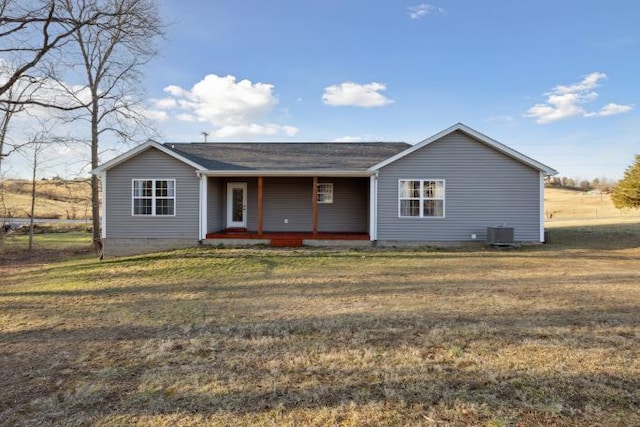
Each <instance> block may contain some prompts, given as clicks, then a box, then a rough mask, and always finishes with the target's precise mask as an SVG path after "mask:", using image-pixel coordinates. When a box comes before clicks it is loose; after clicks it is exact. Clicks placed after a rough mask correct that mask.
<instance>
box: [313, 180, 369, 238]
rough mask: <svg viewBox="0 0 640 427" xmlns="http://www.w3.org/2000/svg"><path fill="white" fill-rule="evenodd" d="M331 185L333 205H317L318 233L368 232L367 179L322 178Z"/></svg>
mask: <svg viewBox="0 0 640 427" xmlns="http://www.w3.org/2000/svg"><path fill="white" fill-rule="evenodd" d="M318 182H332V183H333V203H330V204H329V203H327V204H323V203H321V204H319V205H318V231H331V232H360V233H362V232H367V231H369V178H322V179H319V180H318Z"/></svg>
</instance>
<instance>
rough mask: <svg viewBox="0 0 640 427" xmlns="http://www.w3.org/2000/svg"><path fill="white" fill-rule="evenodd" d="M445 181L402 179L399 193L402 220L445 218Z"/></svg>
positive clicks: (399, 210)
mask: <svg viewBox="0 0 640 427" xmlns="http://www.w3.org/2000/svg"><path fill="white" fill-rule="evenodd" d="M444 193H445V192H444V180H443V179H401V180H400V183H399V192H398V204H399V205H398V215H399V216H400V218H444Z"/></svg>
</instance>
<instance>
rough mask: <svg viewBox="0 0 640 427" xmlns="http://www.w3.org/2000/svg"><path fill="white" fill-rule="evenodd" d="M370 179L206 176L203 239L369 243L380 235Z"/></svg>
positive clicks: (229, 242) (288, 243)
mask: <svg viewBox="0 0 640 427" xmlns="http://www.w3.org/2000/svg"><path fill="white" fill-rule="evenodd" d="M370 181H371V178H370V177H362V176H357V177H353V176H349V177H346V176H325V177H318V176H268V177H264V176H231V177H229V176H209V177H202V179H201V184H202V185H201V195H202V196H203V199H204V200H203V201H204V203H203V204H202V207H204V209H203V210H202V211H201V214H200V220H201V228H200V230H201V231H200V233H201V234H200V236H201V238H200V240H201V241H202V243H203V244H222V245H250V244H265V245H271V246H293V247H295V246H301V245H309V246H312V245H334V246H338V245H339V246H347V245H348V246H353V245H358V246H362V245H364V244H365V243H366V244H370V242H371V241H372V240H375V239H372V238H371V237H372V234H371V224H372V223H371V221H370V216H371V213H372V210H371V206H370V202H371V194H370V193H371V186H370ZM247 230H248V231H247Z"/></svg>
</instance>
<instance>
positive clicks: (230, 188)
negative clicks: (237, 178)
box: [227, 182, 247, 228]
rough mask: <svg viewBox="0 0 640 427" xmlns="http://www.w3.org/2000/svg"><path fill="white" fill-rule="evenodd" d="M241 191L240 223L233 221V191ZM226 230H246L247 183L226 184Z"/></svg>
mask: <svg viewBox="0 0 640 427" xmlns="http://www.w3.org/2000/svg"><path fill="white" fill-rule="evenodd" d="M235 189H242V221H233V220H232V219H233V190H235ZM227 228H247V183H246V182H227Z"/></svg>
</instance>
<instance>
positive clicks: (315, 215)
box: [311, 176, 318, 237]
mask: <svg viewBox="0 0 640 427" xmlns="http://www.w3.org/2000/svg"><path fill="white" fill-rule="evenodd" d="M311 200H312V203H313V235H314V237H315V236H317V235H318V177H317V176H314V177H313V189H312V195H311Z"/></svg>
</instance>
